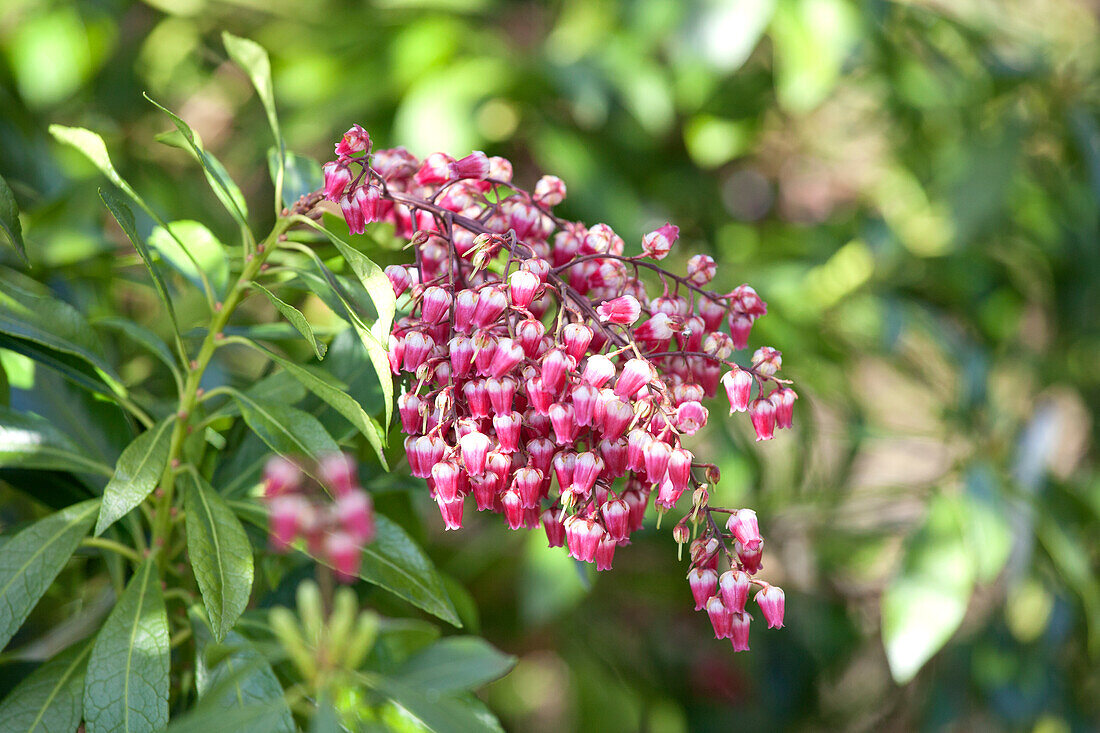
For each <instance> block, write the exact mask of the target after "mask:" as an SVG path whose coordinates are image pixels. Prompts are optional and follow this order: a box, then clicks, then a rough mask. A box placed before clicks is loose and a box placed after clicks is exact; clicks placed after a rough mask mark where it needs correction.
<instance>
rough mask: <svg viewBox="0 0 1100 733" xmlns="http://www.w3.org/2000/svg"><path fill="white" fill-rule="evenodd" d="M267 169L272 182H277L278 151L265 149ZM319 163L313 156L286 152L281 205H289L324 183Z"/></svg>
mask: <svg viewBox="0 0 1100 733" xmlns="http://www.w3.org/2000/svg"><path fill="white" fill-rule="evenodd" d="M267 170H268V172H269V173H270V174H271V181H272V183H276V184H277V183H278V176H279V151H278V150H277V149H275V148H269V149H268V151H267ZM324 182H325V179H324V176H323V175H322V173H321V164H320V163H318V162H317V161H316V160H314V159H313V158H308V157H306V156H304V155H296V154H294V153H292V152H290V151H289V150H288V151H287V152H286V170H285V172H284V175H283V206H286V207H290V206H293V205H294V203H295V202H296V201H297V200H298V199H299V198H300V197H302V196H304V195H306V194H309V193H313V192H314V191H317V190H319V189H320V188H321V186H322V185H324Z"/></svg>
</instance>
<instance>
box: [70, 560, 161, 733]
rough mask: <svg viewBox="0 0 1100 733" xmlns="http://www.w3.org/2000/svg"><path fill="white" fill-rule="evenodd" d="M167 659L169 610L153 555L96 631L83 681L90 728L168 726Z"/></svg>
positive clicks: (121, 730)
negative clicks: (101, 626)
mask: <svg viewBox="0 0 1100 733" xmlns="http://www.w3.org/2000/svg"><path fill="white" fill-rule="evenodd" d="M168 664H169V655H168V615H167V613H166V612H165V608H164V596H163V595H161V590H160V578H159V575H158V574H157V562H156V558H155V557H151V558H149V559H148V560H146V561H145V563H144V564H142V566H141V567H140V568H138V570H137V572H136V573H134V577H133V578H131V579H130V582H129V584H128V585H127V586H126V591H125V592H124V593H123V594H122V596H121V597H120V598H119V600H118V605H116V606H115V607H114V610H112V611H111V614H110V615H109V616H108V617H107V620H106V621H105V622H104V624H103V628H102V629H100V630H99V634H98V635H97V636H96V640H95V646H94V647H93V648H92V655H91V659H89V660H88V671H87V673H86V675H85V680H84V720H85V724H86V725H87V729H88V733H108V732H110V733H116V732H117V733H129V732H130V731H134V732H135V733H137V732H138V731H156V730H160V729H162V728H164V727H165V726H166V725H168V691H169V684H168Z"/></svg>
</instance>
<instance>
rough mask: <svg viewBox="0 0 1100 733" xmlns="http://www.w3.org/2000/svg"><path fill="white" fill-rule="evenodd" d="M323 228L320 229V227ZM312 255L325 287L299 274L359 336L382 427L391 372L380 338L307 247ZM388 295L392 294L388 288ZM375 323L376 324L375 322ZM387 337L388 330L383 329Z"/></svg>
mask: <svg viewBox="0 0 1100 733" xmlns="http://www.w3.org/2000/svg"><path fill="white" fill-rule="evenodd" d="M302 220H303V221H309V222H310V224H311V225H313V226H316V225H315V224H313V222H312V221H311V220H309V219H306V218H305V217H302ZM322 231H324V230H322ZM308 251H309V253H310V255H311V256H312V257H313V262H314V264H315V265H316V266H317V269H318V270H319V271H320V272H321V275H323V276H324V283H325V284H327V286H328V288H327V290H326V289H324V286H323V285H322V284H321V282H322V281H321V280H320V279H318V278H316V277H315V276H310V275H309V274H308V273H305V272H304V271H303V272H301V273H300V274H301V275H303V276H304V277H303V279H304V280H305V281H306V283H307V284H308V285H309V287H310V289H311V290H313V291H314V292H315V293H317V295H318V297H320V298H322V299H323V300H325V303H326V305H330V307H331V306H332V305H336V306H337V309H336V312H337V313H338V314H339V313H340V312H341V311H342V312H343V313H342V315H343V317H344V318H345V319H346V320H347V321H348V323H350V324H351V326H352V328H353V329H355V334H356V335H357V336H358V337H359V340H360V342H362V344H363V348H364V349H366V351H367V356H368V357H369V358H370V362H371V366H373V367H374V371H375V373H376V374H377V375H378V382H379V384H380V385H381V386H382V398H383V401H384V402H385V405H386V420H385V422H384V423H383V426H388V425H389V424H390V418H391V417H392V415H393V375H392V374H391V372H390V362H389V357H388V356H387V354H386V347H385V346H383V345H382V341H380V340H379V339H378V338H377V337H376V336H375V335H374V333H373V332H372V331H371V329H370V328H368V327H367V325H366V324H365V323H364V321H363V318H362V317H361V316H360V314H359V312H358V310H359V309H358V308H356V307H355V306H353V305H352V303H350V302H349V301H348V299H347V297H345V294H344V292H343V290H344V288H343V287H342V286H341V284H340V282H339V280H337V279H336V276H335V275H334V274H333V273H332V272H331V271H330V270H329V269H328V268H327V267H325V265H324V263H322V262H321V260H320V258H319V257H317V255H316V253H314V252H313V251H312V250H308ZM390 295H391V296H392V295H393V292H392V289H391V291H390ZM376 325H377V324H376ZM387 338H388V331H387Z"/></svg>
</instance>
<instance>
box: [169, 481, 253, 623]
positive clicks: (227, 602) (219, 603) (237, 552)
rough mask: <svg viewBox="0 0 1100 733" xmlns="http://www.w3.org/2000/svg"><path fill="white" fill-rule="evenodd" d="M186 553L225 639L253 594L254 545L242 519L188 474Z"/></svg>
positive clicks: (210, 613)
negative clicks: (243, 525) (242, 524)
mask: <svg viewBox="0 0 1100 733" xmlns="http://www.w3.org/2000/svg"><path fill="white" fill-rule="evenodd" d="M183 481H184V483H185V484H186V486H187V520H186V525H187V553H188V556H189V557H190V558H191V566H192V568H194V571H195V579H196V580H197V581H198V583H199V590H200V591H202V600H203V603H204V604H205V605H206V614H207V616H208V617H209V618H210V623H211V626H212V628H213V630H214V638H215V639H216V640H218V641H221V640H222V639H224V638H225V635H226V633H228V632H229V630H230V629H232V628H233V625H234V624H235V623H237V619H238V618H239V617H240V615H241V613H243V612H244V609H245V607H246V606H247V605H248V597H249V595H250V594H251V593H252V574H253V566H252V545H251V543H250V542H249V541H248V535H247V534H245V531H244V527H242V526H241V521H240V520H239V519H237V516H236V515H235V514H234V513H233V510H232V509H230V508H229V507H228V506H227V505H226V503H225V500H224V499H222V498H221V496H219V495H218V493H217V492H216V491H214V489H213V488H211V486H210V485H209V484H208V483H206V481H205V480H203V479H201V478H199V477H198V476H196V475H195V474H193V473H191V472H188V473H187V474H186V475H185V476H184V477H183Z"/></svg>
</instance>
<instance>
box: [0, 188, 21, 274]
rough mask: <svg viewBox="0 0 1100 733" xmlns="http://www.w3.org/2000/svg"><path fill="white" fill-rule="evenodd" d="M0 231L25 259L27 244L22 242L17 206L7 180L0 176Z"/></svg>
mask: <svg viewBox="0 0 1100 733" xmlns="http://www.w3.org/2000/svg"><path fill="white" fill-rule="evenodd" d="M0 231H3V232H4V234H5V235H7V238H8V241H9V242H11V246H12V247H14V248H15V251H16V252H18V253H19V256H20V257H22V258H23V261H24V262H26V261H27V246H26V245H25V244H24V243H23V226H22V225H21V224H20V223H19V207H18V206H17V205H16V203H15V195H14V194H13V193H12V192H11V189H10V188H9V187H8V182H7V181H5V180H4V177H3V176H0Z"/></svg>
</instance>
